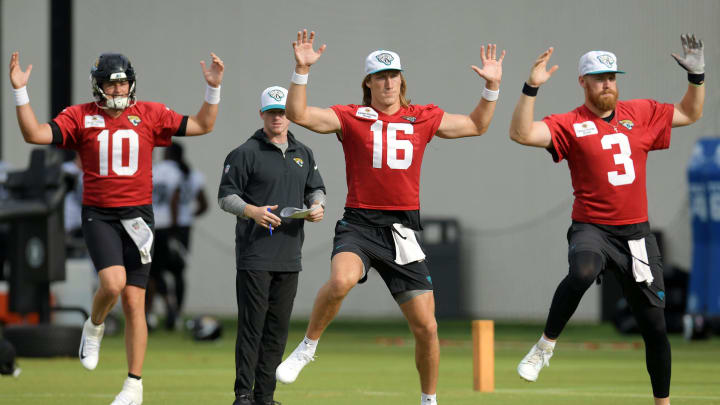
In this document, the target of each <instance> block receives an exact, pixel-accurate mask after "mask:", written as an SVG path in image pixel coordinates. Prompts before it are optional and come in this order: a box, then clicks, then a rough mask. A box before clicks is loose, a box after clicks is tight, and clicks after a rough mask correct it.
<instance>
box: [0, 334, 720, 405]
mask: <svg viewBox="0 0 720 405" xmlns="http://www.w3.org/2000/svg"><path fill="white" fill-rule="evenodd" d="M541 329H542V328H541V326H540V325H517V324H499V325H496V328H495V335H496V339H495V340H496V343H495V356H496V357H495V386H496V389H495V392H494V393H486V394H481V393H477V392H474V391H473V390H472V346H471V335H470V323H469V322H443V321H440V338H441V341H442V348H441V364H440V385H439V389H438V399H439V403H440V404H443V405H465V404H467V405H470V404H487V405H491V404H502V405H515V404H523V405H525V404H532V405H541V404H553V405H561V404H603V405H606V404H652V400H651V391H650V383H649V377H648V375H647V372H646V371H645V361H644V357H645V354H644V353H645V352H644V348H643V346H642V345H641V341H642V339H641V338H640V337H639V336H636V335H633V336H623V335H619V334H617V333H616V332H615V331H614V329H613V328H612V327H611V326H608V325H600V326H594V325H592V326H590V325H588V326H584V325H571V326H569V327H568V328H567V330H566V331H565V333H564V334H563V337H562V340H561V342H560V343H559V344H558V347H557V348H556V351H555V356H554V357H553V358H552V360H551V361H550V366H551V367H550V368H548V369H545V370H543V372H542V374H541V375H540V379H539V381H538V382H536V383H526V382H524V381H521V380H520V378H519V377H518V376H517V374H516V373H515V367H516V365H517V362H518V361H519V360H520V359H521V358H522V356H523V355H524V354H525V353H526V352H527V350H528V349H529V347H530V345H531V344H532V343H533V342H534V341H535V340H536V339H537V337H538V334H539V333H540V332H541ZM303 332H304V323H293V325H292V328H291V332H290V343H289V344H288V351H289V350H292V349H293V348H294V346H295V344H296V343H297V342H298V341H299V339H300V338H301V337H302V335H303ZM671 343H672V349H673V379H672V390H671V392H672V397H673V401H672V403H673V404H674V405H678V404H720V338H717V337H716V338H714V339H712V340H709V341H703V342H692V343H688V342H685V341H683V340H682V339H681V338H680V337H678V336H672V337H671ZM234 345H235V328H234V324H233V323H231V322H228V323H226V324H225V328H224V335H223V337H222V339H220V340H219V341H216V342H210V343H204V342H195V341H193V340H192V339H191V338H190V336H189V335H188V334H185V333H184V332H176V333H167V332H163V331H158V332H154V333H152V334H151V336H150V342H149V348H148V356H147V358H146V361H145V370H144V374H143V377H144V378H143V380H144V389H145V397H144V398H145V400H144V402H143V403H144V404H147V405H160V404H172V405H183V404H188V405H189V404H193V405H195V404H198V403H199V404H203V405H210V404H225V405H230V404H232V401H233V399H234V396H233V393H232V387H233V381H234V375H235V374H234V347H235V346H234ZM413 353H414V348H413V341H412V337H411V335H410V333H409V332H408V330H407V327H406V326H405V324H404V323H402V322H395V321H392V322H391V321H387V322H380V321H379V322H369V321H368V322H336V323H334V324H333V325H331V327H330V328H329V330H328V332H327V333H326V335H325V336H324V337H323V339H322V341H321V343H320V346H319V349H318V353H317V360H316V361H315V362H314V363H312V364H310V365H309V366H308V367H307V368H306V369H305V370H304V371H303V373H302V374H301V375H300V378H299V379H298V381H296V382H295V383H294V384H292V385H278V389H277V391H276V395H275V399H276V400H277V401H280V402H282V403H283V404H284V405H292V404H302V405H316V404H317V405H326V404H334V405H337V404H341V405H355V404H358V405H359V404H373V405H382V404H388V405H390V404H392V405H395V404H411V405H415V404H418V403H419V396H420V394H419V383H418V377H417V373H416V371H415V365H414V360H413ZM19 365H20V367H21V368H22V374H21V375H20V377H19V378H17V379H14V378H11V377H4V378H0V404H2V405H15V404H22V405H32V404H43V405H46V404H83V405H84V404H109V403H110V402H111V401H112V399H113V397H114V396H115V394H117V392H118V391H119V390H120V388H121V385H122V382H123V380H124V378H125V373H126V372H127V370H126V365H125V355H124V346H123V339H122V337H121V336H108V337H106V338H105V339H104V340H103V345H102V351H101V356H100V363H99V365H98V368H97V369H96V370H95V371H93V372H88V371H86V370H85V369H83V368H82V366H81V365H80V364H79V362H78V360H77V359H75V358H56V359H30V358H21V359H19Z"/></svg>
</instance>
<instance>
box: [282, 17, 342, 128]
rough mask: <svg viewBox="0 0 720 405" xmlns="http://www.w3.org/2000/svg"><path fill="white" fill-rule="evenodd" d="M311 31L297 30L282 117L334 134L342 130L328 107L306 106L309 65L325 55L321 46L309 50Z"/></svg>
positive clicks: (323, 47) (313, 33) (312, 39)
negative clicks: (293, 70)
mask: <svg viewBox="0 0 720 405" xmlns="http://www.w3.org/2000/svg"><path fill="white" fill-rule="evenodd" d="M314 40H315V32H314V31H313V32H310V36H309V37H308V32H307V30H306V29H304V30H302V31H298V33H297V41H293V43H292V47H293V52H294V53H295V73H294V74H293V77H292V81H291V83H290V89H289V90H288V98H287V102H286V103H285V115H287V117H288V119H289V120H290V121H292V122H294V123H296V124H298V125H300V126H302V127H305V128H307V129H309V130H311V131H313V132H319V133H321V134H329V133H333V132H334V133H338V132H340V130H341V129H342V127H341V126H340V120H339V119H338V117H337V115H335V112H333V110H331V109H329V108H318V107H309V106H308V105H307V90H306V89H307V79H308V74H309V72H310V66H312V65H313V64H314V63H315V62H317V60H318V59H320V56H321V55H322V54H323V52H325V48H326V46H325V45H323V46H321V47H320V48H318V50H317V51H316V50H314V49H313V41H314Z"/></svg>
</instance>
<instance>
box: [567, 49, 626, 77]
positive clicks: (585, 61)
mask: <svg viewBox="0 0 720 405" xmlns="http://www.w3.org/2000/svg"><path fill="white" fill-rule="evenodd" d="M578 71H579V72H580V76H585V75H597V74H600V73H625V72H623V71H622V70H618V66H617V57H616V56H615V54H614V53H612V52H608V51H590V52H588V53H586V54H585V55H583V56H581V57H580V63H578Z"/></svg>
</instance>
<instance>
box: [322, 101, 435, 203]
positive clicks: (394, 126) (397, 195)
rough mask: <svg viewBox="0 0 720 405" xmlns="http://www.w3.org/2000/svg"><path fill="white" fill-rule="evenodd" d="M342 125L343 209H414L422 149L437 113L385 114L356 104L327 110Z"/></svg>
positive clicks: (430, 108) (418, 109)
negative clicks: (343, 157) (336, 117)
mask: <svg viewBox="0 0 720 405" xmlns="http://www.w3.org/2000/svg"><path fill="white" fill-rule="evenodd" d="M331 108H332V109H333V111H335V114H337V116H338V119H340V123H341V125H342V145H343V150H344V152H345V176H346V178H347V188H348V195H347V201H346V202H345V206H346V207H349V208H367V209H375V210H418V209H420V168H421V166H422V159H423V154H424V153H425V146H426V145H427V143H428V142H430V140H431V139H432V137H433V135H434V134H435V132H437V130H438V127H439V126H440V121H441V120H442V117H443V114H444V112H443V110H442V109H440V108H439V107H437V106H435V105H432V104H428V105H411V106H409V107H407V108H401V109H400V110H399V111H398V112H397V113H395V114H393V115H385V114H383V113H381V112H377V111H375V110H374V109H372V108H371V107H367V106H361V105H353V104H350V105H334V106H332V107H331Z"/></svg>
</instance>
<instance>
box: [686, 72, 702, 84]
mask: <svg viewBox="0 0 720 405" xmlns="http://www.w3.org/2000/svg"><path fill="white" fill-rule="evenodd" d="M688 81H689V82H690V83H692V84H694V85H696V86H702V85H703V83H705V73H690V72H688Z"/></svg>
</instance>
